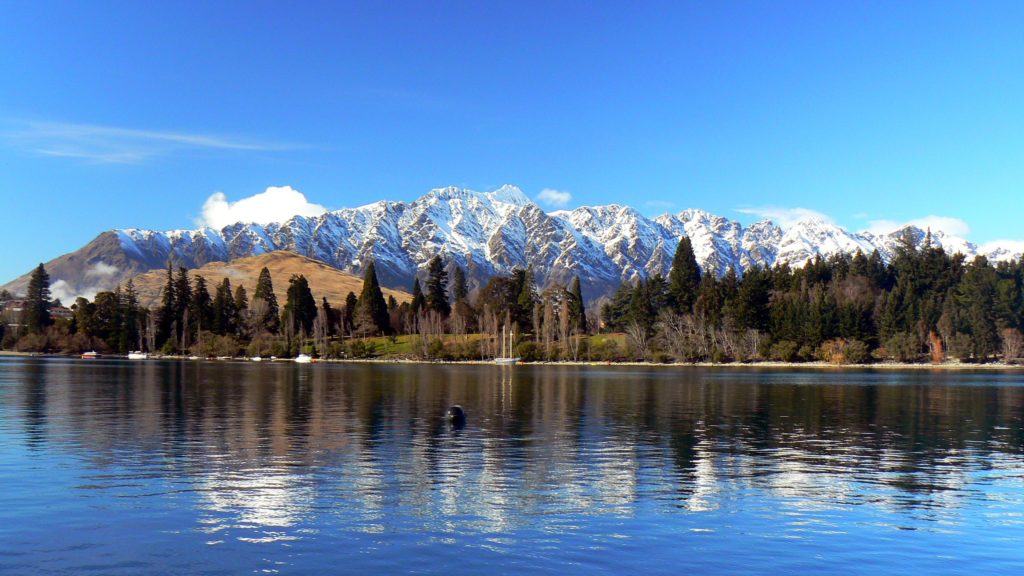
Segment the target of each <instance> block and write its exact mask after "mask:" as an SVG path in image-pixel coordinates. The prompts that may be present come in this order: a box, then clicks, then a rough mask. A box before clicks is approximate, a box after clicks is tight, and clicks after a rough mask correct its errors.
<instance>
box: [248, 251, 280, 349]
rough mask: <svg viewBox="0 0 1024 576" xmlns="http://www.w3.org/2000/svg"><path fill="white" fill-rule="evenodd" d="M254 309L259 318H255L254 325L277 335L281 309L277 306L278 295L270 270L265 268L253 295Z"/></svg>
mask: <svg viewBox="0 0 1024 576" xmlns="http://www.w3.org/2000/svg"><path fill="white" fill-rule="evenodd" d="M252 301H253V303H252V309H253V311H254V313H257V314H258V316H259V317H257V318H254V319H253V321H254V324H255V325H256V326H257V327H258V328H262V329H263V330H266V331H268V332H271V333H274V334H276V333H277V331H278V329H279V328H280V325H281V324H280V323H281V319H280V313H281V312H280V308H278V304H277V295H275V294H274V284H273V282H272V281H271V278H270V270H268V269H267V268H266V267H264V268H263V269H262V270H260V276H259V279H257V280H256V290H254V291H253V295H252Z"/></svg>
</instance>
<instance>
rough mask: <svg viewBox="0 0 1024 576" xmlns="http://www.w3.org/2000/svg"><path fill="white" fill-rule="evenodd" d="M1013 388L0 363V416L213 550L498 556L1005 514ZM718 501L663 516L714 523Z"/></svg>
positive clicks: (1013, 434) (796, 376)
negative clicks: (733, 522) (457, 407)
mask: <svg viewBox="0 0 1024 576" xmlns="http://www.w3.org/2000/svg"><path fill="white" fill-rule="evenodd" d="M1022 383H1024V379H1022V377H1021V376H1020V375H1019V374H1018V375H1013V374H1011V375H975V374H946V373H939V374H934V373H911V374H898V375H893V374H889V373H880V374H875V373H846V372H839V373H816V372H806V373H786V372H755V371H733V372H729V371H724V370H713V371H702V370H678V369H675V370H652V371H637V370H628V369H616V368H607V369H604V368H591V369H586V370H579V369H575V368H564V367H538V368H532V367H517V368H515V369H512V370H509V369H507V368H504V369H503V368H500V367H490V366H414V367H409V366H373V365H353V366H342V365H317V366H294V365H290V364H262V365H247V364H231V363H206V362H186V363H177V362H142V363H125V362H102V361H100V362H88V363H83V362H77V361H52V360H51V361H40V360H4V361H0V416H2V424H0V434H2V438H3V439H4V440H5V442H7V443H9V442H12V441H14V442H18V443H20V444H21V445H23V446H24V447H26V449H27V450H29V451H44V452H58V453H61V454H64V455H66V456H70V457H74V458H77V459H81V460H83V461H85V462H86V463H87V464H88V472H87V473H83V477H82V479H80V482H79V484H78V488H79V489H80V490H83V491H103V492H104V493H105V494H107V495H109V496H111V497H116V498H127V499H134V500H135V501H137V502H147V501H152V500H153V499H158V500H160V501H161V504H160V505H161V506H166V505H167V504H166V502H167V501H169V500H171V499H173V501H174V503H175V506H180V505H184V506H185V507H186V508H187V509H191V510H194V511H195V513H194V515H193V516H192V518H191V522H192V523H193V524H194V531H195V532H197V533H200V534H202V535H203V537H204V538H205V540H204V541H205V542H206V543H207V544H210V545H220V544H224V543H225V542H226V541H238V542H244V543H250V544H267V543H273V542H278V543H280V542H295V541H300V540H303V539H307V540H310V539H311V540H317V541H320V542H327V541H329V540H330V539H331V538H335V537H338V534H339V533H352V534H364V535H368V536H371V535H375V536H373V537H375V538H378V539H379V538H382V537H385V536H386V535H387V534H389V533H400V534H403V535H406V536H409V537H411V538H413V539H414V540H416V541H417V542H419V543H421V544H431V543H436V542H448V543H453V542H458V541H460V538H462V537H464V536H466V535H485V536H486V538H485V539H483V540H481V541H479V542H477V543H476V544H477V545H479V546H483V547H486V548H487V549H489V550H501V549H507V548H508V547H509V546H514V545H521V544H522V543H521V542H519V541H516V540H514V539H513V540H509V539H508V536H509V535H512V534H515V533H517V532H521V531H523V530H528V531H531V533H534V536H533V540H532V541H531V546H536V550H543V549H545V548H544V546H545V542H546V541H545V540H544V538H553V539H555V540H552V541H551V542H548V544H551V543H552V542H555V541H560V540H558V538H561V537H562V536H564V535H572V534H574V533H577V532H579V531H580V530H581V525H582V524H584V523H586V522H588V521H587V520H586V519H587V518H604V519H606V520H602V522H603V521H611V520H616V521H619V522H625V521H629V520H630V519H636V518H638V517H640V516H644V517H646V516H649V515H650V514H655V515H661V516H660V517H662V518H666V517H668V518H672V517H678V515H680V514H696V515H702V514H703V515H710V514H718V513H720V512H723V511H731V512H737V511H740V512H743V513H750V514H754V515H761V516H765V515H770V516H771V517H772V522H773V525H774V526H775V527H776V528H777V529H778V531H779V534H786V535H788V536H789V537H794V538H801V537H806V535H807V534H808V533H813V534H817V535H818V536H821V535H823V534H831V533H835V532H837V531H842V530H845V529H849V527H845V528H842V529H841V528H840V523H839V522H838V520H836V518H835V517H834V514H839V513H845V512H844V511H848V510H850V509H852V507H862V506H866V507H868V508H870V509H871V510H874V511H875V512H873V513H872V514H874V515H873V516H872V517H871V519H870V520H868V522H874V523H878V524H880V525H881V524H887V523H891V524H892V525H893V526H895V527H896V528H900V527H907V525H912V527H913V528H914V529H927V530H936V531H941V530H943V529H946V528H948V526H950V525H957V524H962V523H964V522H965V521H966V520H965V517H964V515H965V514H967V511H973V513H975V514H977V513H978V511H979V510H984V513H985V514H987V515H988V516H987V517H988V518H990V519H991V521H992V522H993V523H995V524H996V525H1000V526H1014V527H1017V528H1019V527H1020V525H1021V516H1020V512H1021V510H1022V481H1021V475H1022V472H1024V459H1022V456H1021V454H1022V451H1021V448H1022V443H1024V426H1022V417H1024V387H1021V386H1020V385H1021V384H1022ZM452 404H461V405H462V406H464V407H465V408H466V410H467V413H468V423H467V425H466V426H465V427H464V428H458V427H452V426H449V425H448V423H447V422H446V421H445V419H444V413H445V409H446V408H447V407H448V406H450V405H452ZM147 499H148V500H147ZM139 505H145V504H139ZM780 510H784V511H785V512H784V513H781V514H780V513H779V511H780ZM710 517H711V516H709V518H710ZM715 518H716V519H717V520H716V521H715V522H702V521H700V520H699V516H696V517H695V519H693V520H691V521H688V523H685V526H682V527H681V528H680V529H685V530H688V531H692V532H695V533H699V532H702V531H709V532H714V531H715V530H721V529H723V528H727V527H728V526H729V524H728V522H729V520H728V519H718V516H715ZM723 522H724V524H723ZM614 532H615V531H614V530H609V532H608V533H607V534H605V536H609V537H611V536H612V535H613V534H614ZM544 535H546V536H544ZM560 535H562V536H560ZM764 535H765V537H774V534H770V533H769V531H767V530H766V531H765V532H764ZM542 536H543V537H542ZM380 542H382V540H372V539H371V540H370V541H368V542H367V543H365V546H367V547H369V548H372V547H374V546H378V545H380ZM560 542H562V543H563V544H564V541H560ZM603 545H607V544H603Z"/></svg>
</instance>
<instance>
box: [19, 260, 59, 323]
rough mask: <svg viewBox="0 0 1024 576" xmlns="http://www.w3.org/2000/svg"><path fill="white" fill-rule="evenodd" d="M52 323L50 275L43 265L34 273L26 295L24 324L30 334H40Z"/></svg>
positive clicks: (23, 314)
mask: <svg viewBox="0 0 1024 576" xmlns="http://www.w3.org/2000/svg"><path fill="white" fill-rule="evenodd" d="M51 323H52V319H51V318H50V275H49V274H48V273H47V272H46V268H44V267H43V265H42V263H40V264H39V266H37V267H36V269H35V270H33V271H32V276H31V277H30V278H29V280H28V289H27V292H26V294H25V307H24V311H23V312H22V324H24V325H25V329H26V330H27V331H28V333H29V334H38V333H40V332H42V331H43V330H46V327H47V326H49V325H50V324H51Z"/></svg>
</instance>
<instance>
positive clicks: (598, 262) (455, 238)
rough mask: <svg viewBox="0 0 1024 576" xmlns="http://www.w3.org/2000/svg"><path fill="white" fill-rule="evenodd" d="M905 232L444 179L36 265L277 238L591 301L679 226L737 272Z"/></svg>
mask: <svg viewBox="0 0 1024 576" xmlns="http://www.w3.org/2000/svg"><path fill="white" fill-rule="evenodd" d="M908 232H909V233H910V234H911V235H912V237H913V238H914V239H915V241H916V242H917V243H918V244H921V243H923V242H924V241H925V237H926V235H927V232H929V231H925V230H921V229H919V228H916V227H913V226H907V227H904V228H902V229H900V230H896V231H893V232H891V233H888V234H872V233H869V232H859V233H854V232H850V231H848V230H845V229H843V228H841V227H840V226H837V225H835V224H834V223H832V222H830V221H828V220H826V219H824V218H820V217H808V218H804V219H802V220H799V221H797V222H795V223H793V224H791V225H789V226H788V227H787V228H785V229H784V228H782V227H780V226H778V225H776V224H775V223H773V222H772V221H770V220H764V221H761V222H757V223H755V224H752V225H750V226H746V227H745V226H743V225H742V224H740V223H739V222H737V221H733V220H729V219H727V218H724V217H721V216H716V215H714V214H710V213H708V212H705V211H702V210H697V209H689V210H684V211H682V212H679V213H677V214H664V215H661V216H658V217H656V218H648V217H646V216H644V215H643V214H641V213H640V212H639V211H637V210H636V209H634V208H631V207H629V206H626V205H619V204H610V205H606V206H587V207H580V208H576V209H573V210H559V211H553V212H545V211H544V210H542V209H541V208H540V207H539V206H538V205H537V204H535V203H534V202H532V201H531V200H530V199H529V198H528V197H526V195H524V194H523V192H522V191H521V190H520V189H519V188H517V187H515V186H511V185H505V186H502V187H500V188H498V189H496V190H493V191H490V192H477V191H473V190H468V189H465V188H457V187H448V188H438V189H434V190H431V191H429V192H428V193H426V194H424V195H423V196H421V197H420V198H418V199H416V200H414V201H412V202H394V201H379V202H374V203H372V204H367V205H365V206H361V207H358V208H343V209H340V210H335V211H331V212H327V213H325V214H323V215H320V216H315V217H306V216H295V217H293V218H291V219H288V220H287V221H285V222H283V223H271V224H257V223H251V222H249V223H247V222H238V223H236V224H231V225H229V226H225V227H224V228H221V229H219V230H216V229H212V228H207V227H202V228H199V229H195V230H172V231H153V230H140V229H134V228H132V229H118V230H110V231H106V232H103V233H101V234H100V235H99V236H97V237H96V238H95V239H94V240H93V241H91V242H90V243H89V244H87V245H86V246H84V247H82V248H81V249H79V250H77V251H75V252H72V253H69V254H65V255H63V256H60V257H58V258H56V259H54V260H52V261H50V262H48V263H46V268H47V270H48V271H49V273H50V277H51V281H52V284H53V291H54V294H55V295H56V296H63V297H65V298H68V297H71V296H74V295H86V296H89V295H90V294H92V293H95V292H96V291H98V290H105V289H111V288H113V286H114V285H116V284H117V283H119V282H123V281H124V280H126V279H127V278H130V277H133V276H136V275H138V274H141V273H144V272H146V271H149V270H153V269H161V268H166V267H167V265H168V262H173V263H174V264H175V265H176V266H177V265H181V266H185V267H187V268H198V267H200V266H203V265H205V264H208V263H210V262H218V261H225V262H226V261H232V260H235V259H238V258H245V257H249V256H254V255H259V254H264V253H268V252H272V251H275V250H286V251H290V252H294V253H296V254H299V255H302V256H305V257H308V258H311V259H314V260H317V261H320V262H323V263H325V264H327V265H329V266H332V267H334V268H337V269H338V270H341V271H343V272H347V273H350V274H355V275H361V274H362V272H363V270H364V268H365V266H366V265H367V264H368V263H369V262H371V261H373V262H375V263H376V269H377V274H378V276H379V278H380V281H381V284H382V285H384V286H387V287H391V288H396V289H402V290H408V289H409V287H410V286H411V284H412V281H413V278H414V277H415V276H417V275H419V276H420V277H422V276H423V274H424V272H425V269H426V265H427V263H428V262H429V260H430V259H431V258H432V257H434V256H435V255H438V254H440V255H442V256H443V257H444V258H445V259H446V261H448V262H450V263H454V264H457V265H459V266H461V267H463V269H464V270H466V272H467V277H468V279H469V284H470V288H473V287H475V286H479V285H481V284H482V283H484V282H486V280H487V278H489V277H491V276H493V275H495V274H506V273H509V272H510V271H511V270H512V269H513V268H517V267H521V268H525V267H530V268H531V269H532V270H533V273H534V277H535V279H536V281H537V282H538V284H539V285H541V286H544V285H548V284H551V283H561V284H567V283H568V282H570V281H571V279H572V277H573V276H576V275H578V276H579V277H580V279H581V281H582V283H583V287H584V292H585V295H586V297H587V299H588V300H594V299H596V298H598V297H600V296H602V295H606V294H609V293H610V292H611V291H613V290H614V289H615V288H616V287H617V286H619V285H620V283H621V282H623V281H633V280H636V279H637V278H641V277H649V276H651V275H655V274H662V275H667V274H668V272H669V270H670V268H671V263H672V257H673V255H674V253H675V250H676V246H677V245H678V243H679V240H680V238H681V237H682V236H684V235H685V236H688V237H689V238H690V239H691V242H692V245H693V249H694V252H695V254H696V257H697V261H698V263H699V264H700V266H701V267H702V269H703V270H704V272H705V273H713V274H716V275H722V274H724V273H725V272H726V271H727V270H728V269H729V268H730V267H734V268H735V269H736V270H737V271H738V272H739V273H742V272H743V271H745V270H747V269H749V268H750V267H751V266H759V267H766V266H774V265H776V264H783V263H785V264H789V265H791V266H801V265H803V264H804V263H806V262H807V261H808V260H810V259H812V258H814V257H815V256H816V255H819V254H820V255H822V256H825V257H827V256H829V255H832V254H836V253H849V254H852V253H855V252H856V251H858V250H860V251H862V252H864V253H865V254H869V253H871V252H872V251H874V250H878V252H879V253H880V254H881V256H882V258H883V259H886V260H888V259H889V258H891V257H892V255H893V254H894V251H895V249H896V247H897V246H898V244H899V242H900V238H901V237H902V236H903V235H904V234H906V233H908ZM930 233H931V242H932V243H933V244H934V245H937V246H942V247H943V248H944V249H946V250H947V251H950V252H954V253H955V252H959V253H962V254H964V255H965V256H967V257H968V259H970V258H973V257H974V256H977V255H984V256H986V257H988V258H989V259H990V260H994V261H999V260H1009V259H1013V258H1019V257H1020V256H1021V254H1020V252H1014V250H1013V249H1012V248H1011V247H1010V246H995V247H992V246H987V247H986V250H985V251H982V250H980V249H979V247H978V246H976V245H975V244H972V243H970V242H968V241H967V240H965V239H963V238H959V237H956V236H953V235H950V234H947V233H945V232H943V231H942V230H930ZM27 279H28V275H27V274H26V275H25V276H22V277H20V278H18V279H16V280H14V281H12V282H10V283H9V284H7V285H6V286H5V288H7V289H9V290H11V291H12V292H14V293H19V292H23V291H24V287H25V285H26V283H27ZM278 281H279V282H280V281H284V279H281V280H278Z"/></svg>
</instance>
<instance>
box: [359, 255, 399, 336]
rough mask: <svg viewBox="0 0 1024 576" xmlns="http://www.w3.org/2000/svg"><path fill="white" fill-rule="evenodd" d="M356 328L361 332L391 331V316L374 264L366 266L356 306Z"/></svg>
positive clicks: (378, 332)
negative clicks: (361, 289)
mask: <svg viewBox="0 0 1024 576" xmlns="http://www.w3.org/2000/svg"><path fill="white" fill-rule="evenodd" d="M356 329H357V330H358V331H359V333H361V334H388V333H390V332H391V317H390V315H389V314H388V305H387V303H386V302H384V293H383V292H381V289H380V283H378V282H377V270H376V268H375V266H374V264H373V262H370V264H369V265H368V266H367V267H366V273H365V274H364V275H363V291H362V293H360V294H359V303H358V305H357V306H356Z"/></svg>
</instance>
